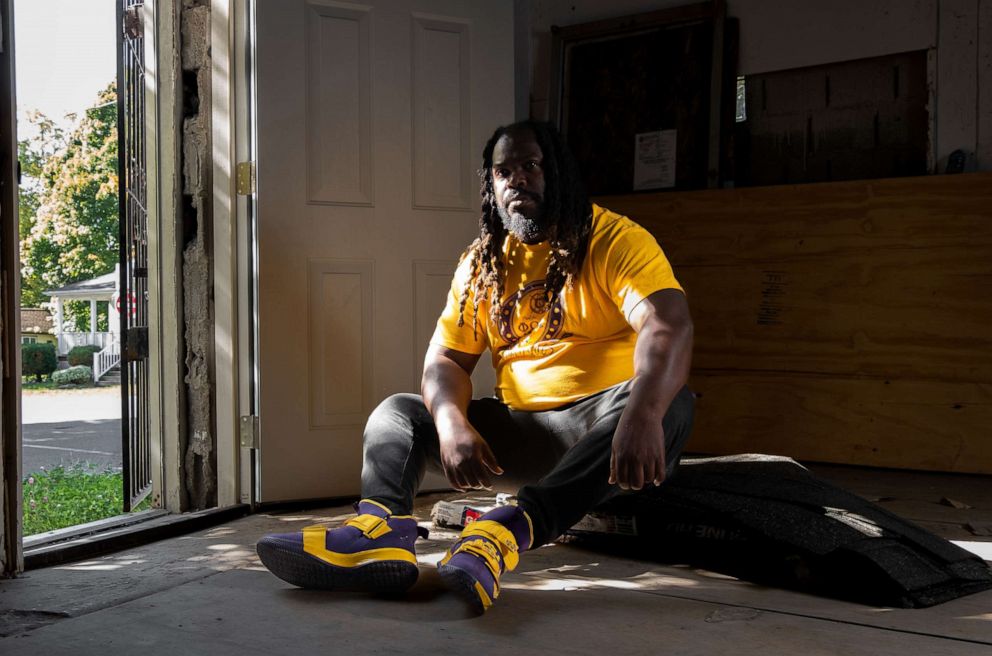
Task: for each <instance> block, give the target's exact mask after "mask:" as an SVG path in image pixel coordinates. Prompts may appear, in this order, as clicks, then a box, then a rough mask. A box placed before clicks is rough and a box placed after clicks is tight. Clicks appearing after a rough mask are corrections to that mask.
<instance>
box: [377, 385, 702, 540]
mask: <svg viewBox="0 0 992 656" xmlns="http://www.w3.org/2000/svg"><path fill="white" fill-rule="evenodd" d="M629 394H630V381H627V382H624V383H621V384H619V385H615V386H613V387H611V388H609V389H606V390H604V391H602V392H600V393H598V394H594V395H592V396H589V397H586V398H584V399H581V400H579V401H576V402H574V403H570V404H568V405H566V406H563V407H560V408H555V409H553V410H542V411H539V412H526V411H520V410H511V409H510V408H509V407H507V406H505V405H503V404H502V403H500V402H499V401H497V400H496V399H494V398H484V399H476V400H473V401H472V402H471V403H470V404H469V408H468V419H469V421H470V422H471V424H472V426H474V427H475V429H476V430H477V431H479V434H481V435H482V437H483V438H484V439H485V440H486V442H487V443H488V444H489V447H490V448H491V449H492V451H493V454H494V455H495V456H496V460H497V462H499V464H500V466H501V467H502V468H503V471H504V472H505V473H504V474H503V475H502V476H493V479H494V481H493V484H494V489H496V490H499V491H505V492H510V493H513V494H515V495H516V497H517V502H518V503H519V505H520V506H521V507H522V508H523V509H524V510H526V511H527V513H528V514H529V515H530V517H531V520H532V521H533V523H534V544H533V545H532V546H531V548H534V547H538V546H540V545H542V544H546V543H547V542H551V541H552V540H554V539H555V538H557V537H558V536H560V535H561V534H562V533H564V532H565V531H566V530H567V529H569V528H570V527H571V526H572V525H574V524H575V523H576V522H577V521H578V520H579V519H581V518H582V516H583V515H585V514H586V513H587V512H589V511H590V510H592V509H593V508H595V507H596V506H597V505H599V504H601V503H603V502H604V501H606V500H608V499H610V498H611V497H613V496H615V495H617V494H619V493H621V492H622V490H620V488H619V487H617V486H616V485H610V484H609V482H608V479H609V472H610V453H611V450H612V442H613V433H614V431H615V430H616V427H617V423H618V422H619V420H620V415H621V413H622V412H623V409H624V406H625V405H626V403H627V398H628V396H629ZM693 408H694V400H693V396H692V393H691V392H690V391H689V390H688V388H685V387H683V388H682V390H681V391H680V392H679V393H678V395H677V396H676V397H675V399H674V400H673V401H672V405H671V406H670V407H669V409H668V412H667V413H666V414H665V417H664V420H663V422H662V427H663V428H664V431H665V458H666V459H665V462H666V465H667V476H669V477H670V476H671V475H672V474H673V472H674V471H675V468H676V466H677V465H678V461H679V458H680V456H681V454H682V449H683V447H684V446H685V443H686V440H687V439H688V437H689V433H690V431H691V429H692V420H693ZM427 467H431V468H432V469H434V470H435V471H439V472H440V471H442V470H441V456H440V447H439V444H438V435H437V429H436V428H435V426H434V420H433V418H432V417H431V414H430V412H428V410H427V407H426V406H425V405H424V401H423V399H422V398H421V397H420V396H419V395H417V394H395V395H393V396H391V397H389V398H388V399H386V400H385V401H383V402H382V403H381V404H380V405H379V407H378V408H376V409H375V411H373V413H372V414H371V416H370V417H369V421H368V424H367V425H366V427H365V447H364V465H363V468H362V497H363V498H366V499H374V500H376V501H378V502H379V503H382V504H383V505H385V506H386V507H388V508H389V509H390V510H392V511H393V512H394V513H396V514H403V515H405V514H409V513H410V512H411V510H412V508H413V497H414V495H415V494H416V493H417V490H418V489H419V487H420V483H421V481H422V480H423V478H424V473H425V471H426V468H427Z"/></svg>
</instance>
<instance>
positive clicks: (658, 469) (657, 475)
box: [644, 458, 665, 485]
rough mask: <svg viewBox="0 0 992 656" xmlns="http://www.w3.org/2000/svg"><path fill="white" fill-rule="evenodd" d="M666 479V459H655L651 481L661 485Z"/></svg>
mask: <svg viewBox="0 0 992 656" xmlns="http://www.w3.org/2000/svg"><path fill="white" fill-rule="evenodd" d="M664 480H665V460H664V459H663V458H661V459H659V460H657V461H655V463H654V476H653V477H652V479H651V482H652V483H654V484H655V485H661V484H662V483H663V482H664ZM644 482H645V484H646V483H647V482H648V481H644Z"/></svg>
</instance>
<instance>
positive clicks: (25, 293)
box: [17, 111, 65, 307]
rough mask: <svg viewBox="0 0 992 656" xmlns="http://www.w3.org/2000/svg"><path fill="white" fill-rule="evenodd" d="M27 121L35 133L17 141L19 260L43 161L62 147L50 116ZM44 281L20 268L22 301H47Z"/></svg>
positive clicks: (37, 201)
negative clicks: (26, 274) (26, 273)
mask: <svg viewBox="0 0 992 656" xmlns="http://www.w3.org/2000/svg"><path fill="white" fill-rule="evenodd" d="M27 119H28V122H29V123H30V124H31V125H32V126H34V135H33V136H32V137H31V138H29V139H22V140H20V141H18V142H17V160H18V162H20V166H21V184H20V188H19V190H18V192H19V193H18V204H17V213H18V226H19V229H18V233H19V235H20V239H21V244H22V246H21V253H22V257H21V259H22V261H23V260H24V259H25V258H24V255H25V254H26V253H27V251H26V249H25V248H24V242H25V240H26V239H27V238H28V237H29V236H30V235H31V231H32V229H34V225H35V217H36V216H37V215H38V207H39V206H40V205H41V196H42V194H43V193H44V191H45V185H44V169H45V162H46V161H48V159H49V158H51V157H53V156H54V155H55V154H56V153H57V152H59V151H60V150H62V149H64V148H65V133H64V132H63V131H62V129H61V128H60V127H59V126H58V125H57V124H56V123H55V122H54V121H53V120H52V119H50V118H48V117H47V116H45V115H44V114H42V113H41V112H38V111H33V112H29V113H28V117H27ZM43 285H44V283H43V282H42V281H41V280H40V279H38V278H37V276H34V277H25V276H24V271H23V269H22V271H21V304H22V305H24V306H25V307H37V306H38V305H40V304H41V303H42V302H43V301H45V300H47V299H46V297H45V296H44V295H43V294H42V293H41V292H42V291H43Z"/></svg>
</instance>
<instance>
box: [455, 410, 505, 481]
mask: <svg viewBox="0 0 992 656" xmlns="http://www.w3.org/2000/svg"><path fill="white" fill-rule="evenodd" d="M439 439H440V445H441V465H442V466H443V467H444V475H445V476H446V477H447V478H448V482H449V483H451V486H452V487H453V488H455V489H456V490H458V491H459V492H465V491H467V490H477V489H487V490H488V489H492V479H491V477H490V474H496V475H497V476H499V475H500V474H502V473H503V468H502V467H500V466H499V463H497V462H496V456H494V455H493V452H492V449H490V448H489V445H488V444H486V441H485V440H484V439H482V436H481V435H479V433H478V431H476V430H475V429H474V428H472V426H471V425H465V426H463V427H460V428H458V429H453V430H450V431H446V432H445V433H444V434H441V435H439Z"/></svg>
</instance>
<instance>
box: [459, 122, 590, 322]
mask: <svg viewBox="0 0 992 656" xmlns="http://www.w3.org/2000/svg"><path fill="white" fill-rule="evenodd" d="M522 130H530V131H531V132H533V134H534V137H535V140H536V141H537V145H538V146H539V147H540V149H541V154H542V162H541V168H542V169H543V171H544V183H545V193H544V212H545V217H544V219H545V223H546V225H549V226H552V229H551V235H550V239H549V241H550V246H551V257H550V258H549V261H548V272H547V275H546V276H545V281H544V293H545V297H546V299H547V301H548V302H547V304H546V306H545V307H548V308H550V307H551V305H552V301H553V300H554V299H555V298H557V296H558V294H559V293H561V290H562V289H563V288H564V287H565V286H566V285H567V286H568V287H569V289H571V288H572V285H573V284H574V282H575V277H576V276H577V275H578V274H579V271H580V270H581V269H582V262H583V261H584V260H585V256H586V250H587V246H588V244H589V233H590V231H591V229H592V205H591V204H590V202H589V198H588V197H587V196H586V192H585V187H584V186H583V184H582V179H581V177H580V175H579V167H578V164H577V163H576V161H575V158H574V157H573V156H572V154H571V152H569V150H568V147H567V146H566V145H565V141H564V139H562V137H561V134H560V133H559V132H558V130H557V129H556V128H555V127H554V126H553V125H551V124H550V123H544V122H539V121H521V122H519V123H514V124H512V125H505V126H502V127H499V128H497V129H496V131H495V132H493V135H492V136H491V137H490V138H489V141H488V142H486V147H485V148H484V149H483V151H482V169H481V170H480V171H479V178H480V183H481V184H480V192H481V196H482V212H481V214H480V216H479V236H478V238H476V239H475V241H473V242H472V244H471V245H470V246H469V248H468V251H467V252H466V256H467V257H470V258H471V277H470V279H469V280H470V282H469V283H468V284H467V285H465V289H464V290H463V291H462V297H461V303H460V305H459V308H458V325H459V326H462V325H464V323H465V305H466V303H467V302H468V297H469V292H470V291H471V292H472V293H473V300H472V309H473V313H472V333H473V334H475V333H476V330H477V328H478V315H479V299H480V298H489V299H490V301H491V302H490V305H489V313H490V316H491V318H492V320H493V321H496V320H498V318H499V305H500V302H501V300H502V298H503V293H504V291H505V290H504V285H505V279H506V276H505V264H504V262H503V242H504V240H505V239H506V233H507V231H506V228H504V227H503V221H502V219H501V218H500V216H499V213H498V211H497V206H496V194H495V191H494V190H493V172H492V169H493V150H494V149H495V148H496V142H497V141H499V139H500V137H502V136H503V135H505V134H507V133H510V132H519V131H522Z"/></svg>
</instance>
